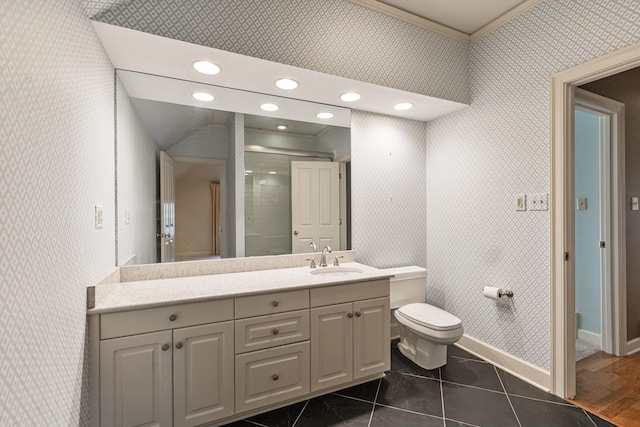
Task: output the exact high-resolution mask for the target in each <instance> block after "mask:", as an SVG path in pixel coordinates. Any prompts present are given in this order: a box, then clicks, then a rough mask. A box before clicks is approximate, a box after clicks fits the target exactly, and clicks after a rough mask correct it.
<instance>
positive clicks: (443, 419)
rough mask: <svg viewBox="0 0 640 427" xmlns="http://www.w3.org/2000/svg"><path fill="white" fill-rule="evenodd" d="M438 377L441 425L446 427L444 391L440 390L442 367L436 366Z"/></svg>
mask: <svg viewBox="0 0 640 427" xmlns="http://www.w3.org/2000/svg"><path fill="white" fill-rule="evenodd" d="M438 379H439V380H440V381H439V382H440V404H441V405H442V425H443V426H444V427H447V419H446V417H445V414H444V391H443V390H442V369H440V367H438Z"/></svg>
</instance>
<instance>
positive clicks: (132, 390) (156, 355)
mask: <svg viewBox="0 0 640 427" xmlns="http://www.w3.org/2000/svg"><path fill="white" fill-rule="evenodd" d="M312 271H314V270H312V269H310V268H309V267H298V268H277V269H271V270H261V271H247V272H237V273H223V274H211V275H206V276H192V277H180V278H168V279H155V280H144V281H136V282H124V283H118V284H115V285H111V288H110V291H109V293H108V294H105V295H104V296H102V297H101V298H99V299H96V303H95V307H93V308H91V309H89V311H88V314H89V325H90V341H91V344H90V353H91V362H90V364H91V367H90V370H91V419H92V425H94V426H103V427H105V426H110V427H111V426H136V425H154V426H155V425H157V426H172V425H173V426H176V427H178V426H200V425H219V424H225V423H228V422H232V421H234V420H238V419H241V418H246V417H249V416H252V415H255V414H258V413H261V412H266V411H269V410H272V409H275V408H278V407H281V406H286V405H289V404H291V403H294V402H296V401H302V400H306V399H308V398H310V397H314V396H318V395H321V394H325V393H329V392H332V391H336V390H339V389H342V388H346V387H350V386H353V385H355V384H359V383H363V382H366V381H370V380H373V379H376V378H380V377H382V376H384V372H385V371H386V370H389V369H390V346H389V321H390V319H389V314H390V310H389V275H388V273H384V271H383V270H377V269H375V268H371V267H368V266H366V265H362V264H358V263H348V264H344V266H343V267H341V268H334V267H325V269H324V270H323V269H321V268H318V269H316V270H315V273H314V274H311V273H312Z"/></svg>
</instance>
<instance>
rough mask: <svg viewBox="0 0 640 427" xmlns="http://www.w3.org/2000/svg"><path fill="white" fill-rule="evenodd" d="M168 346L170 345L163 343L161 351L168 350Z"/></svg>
mask: <svg viewBox="0 0 640 427" xmlns="http://www.w3.org/2000/svg"><path fill="white" fill-rule="evenodd" d="M169 347H171V346H170V345H169V344H165V345H163V346H162V351H167V350H169Z"/></svg>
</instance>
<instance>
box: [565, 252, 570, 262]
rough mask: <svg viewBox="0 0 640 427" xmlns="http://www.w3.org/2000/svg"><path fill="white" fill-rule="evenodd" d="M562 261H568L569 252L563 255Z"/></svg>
mask: <svg viewBox="0 0 640 427" xmlns="http://www.w3.org/2000/svg"><path fill="white" fill-rule="evenodd" d="M564 260H565V261H569V252H565V253H564Z"/></svg>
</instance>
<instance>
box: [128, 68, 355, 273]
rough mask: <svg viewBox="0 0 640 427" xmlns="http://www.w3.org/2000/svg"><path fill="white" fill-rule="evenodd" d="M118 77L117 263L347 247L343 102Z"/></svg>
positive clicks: (348, 148)
mask: <svg viewBox="0 0 640 427" xmlns="http://www.w3.org/2000/svg"><path fill="white" fill-rule="evenodd" d="M116 85H117V87H116V97H117V105H116V109H117V111H116V113H117V115H116V126H117V130H116V132H117V135H116V150H117V156H116V159H117V165H116V170H117V200H116V203H117V211H118V215H117V227H116V229H117V236H116V239H117V247H118V255H117V263H118V265H130V264H148V263H154V262H172V261H187V260H205V259H217V258H226V257H237V256H261V255H279V254H289V253H300V252H309V251H312V250H313V246H314V245H315V246H316V247H318V249H321V248H322V247H323V246H325V245H327V246H331V247H332V249H333V250H344V249H350V248H351V239H350V234H351V230H350V158H351V146H350V129H349V127H348V125H349V121H350V119H349V115H348V110H347V109H344V108H340V107H332V106H325V105H320V104H313V103H309V102H304V101H297V100H292V99H286V98H281V99H274V98H276V97H273V96H264V95H262V94H256V93H252V92H245V91H239V90H236V89H229V88H222V87H215V86H210V87H208V88H207V87H205V86H206V85H202V84H197V86H198V87H197V88H196V87H195V86H193V85H194V84H193V83H192V82H186V81H181V80H176V79H167V78H163V77H158V76H152V75H146V74H142V73H134V72H130V71H122V70H118V72H117V79H116ZM195 93H209V94H211V95H212V96H213V97H214V101H213V102H209V101H203V100H197V99H194V98H193V95H194V94H195ZM185 94H186V95H185ZM267 98H268V99H267ZM226 100H230V101H231V102H226ZM265 100H266V101H268V102H270V103H273V104H276V105H279V106H280V107H281V108H280V110H279V111H277V112H261V113H257V111H261V110H260V109H259V108H258V109H256V107H257V106H259V104H260V103H263V102H265ZM292 102H293V103H296V102H298V103H301V104H298V105H295V106H293V107H289V104H290V103H292ZM285 106H286V107H289V108H290V111H292V112H294V113H292V114H291V116H293V117H295V120H292V119H290V118H288V116H287V111H286V110H287V109H288V108H284V107H285ZM305 109H306V110H308V114H309V117H310V119H309V120H310V121H301V120H299V119H300V118H301V117H302V116H303V114H304V110H305ZM318 112H325V113H326V112H331V113H332V114H333V115H334V117H336V118H337V119H338V120H337V123H338V124H339V125H336V124H335V122H332V121H331V120H326V119H321V118H318V117H317V113H318ZM325 117H326V116H325Z"/></svg>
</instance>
